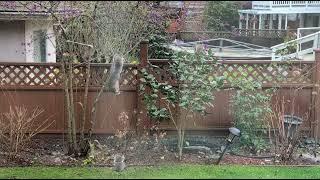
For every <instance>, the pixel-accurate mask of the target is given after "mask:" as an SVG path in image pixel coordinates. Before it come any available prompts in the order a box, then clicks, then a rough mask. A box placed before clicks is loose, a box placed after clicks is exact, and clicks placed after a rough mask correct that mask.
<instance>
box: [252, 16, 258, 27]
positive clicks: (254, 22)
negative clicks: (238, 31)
mask: <svg viewBox="0 0 320 180" xmlns="http://www.w3.org/2000/svg"><path fill="white" fill-rule="evenodd" d="M256 18H257V16H256V15H253V19H254V21H253V27H252V29H256Z"/></svg>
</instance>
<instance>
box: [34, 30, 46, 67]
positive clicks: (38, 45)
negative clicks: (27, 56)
mask: <svg viewBox="0 0 320 180" xmlns="http://www.w3.org/2000/svg"><path fill="white" fill-rule="evenodd" d="M46 54H47V52H46V31H44V30H38V31H34V32H33V58H34V61H35V62H46V61H47V59H46Z"/></svg>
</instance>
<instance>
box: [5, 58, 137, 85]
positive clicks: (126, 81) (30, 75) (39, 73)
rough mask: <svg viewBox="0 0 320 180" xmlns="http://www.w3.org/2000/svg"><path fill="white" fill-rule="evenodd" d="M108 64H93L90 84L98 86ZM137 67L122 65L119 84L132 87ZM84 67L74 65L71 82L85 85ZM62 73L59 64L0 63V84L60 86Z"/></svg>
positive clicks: (134, 82) (107, 69)
mask: <svg viewBox="0 0 320 180" xmlns="http://www.w3.org/2000/svg"><path fill="white" fill-rule="evenodd" d="M109 69H110V64H105V65H93V66H92V67H91V71H90V72H91V73H90V84H89V85H90V86H91V87H98V86H101V85H102V83H103V74H104V73H108V72H109ZM137 72H138V71H137V67H136V66H132V65H124V67H123V71H122V74H121V80H120V86H121V87H125V88H134V87H135V86H136V84H137V79H136V75H137ZM85 78H86V67H85V66H77V65H75V66H74V69H73V83H74V85H75V86H76V87H82V86H84V85H85ZM62 80H63V73H62V71H61V66H60V65H59V64H31V63H30V65H29V64H26V63H24V64H0V85H1V86H2V87H8V86H11V87H12V86H13V87H15V86H33V87H59V88H60V87H62V85H63V84H62V83H63V81H62Z"/></svg>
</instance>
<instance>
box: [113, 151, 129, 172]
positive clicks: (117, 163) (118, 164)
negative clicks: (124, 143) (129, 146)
mask: <svg viewBox="0 0 320 180" xmlns="http://www.w3.org/2000/svg"><path fill="white" fill-rule="evenodd" d="M124 160H125V158H124V155H119V154H116V155H115V156H114V159H113V170H115V171H117V172H120V171H123V170H124V169H125V168H126V163H125V162H124Z"/></svg>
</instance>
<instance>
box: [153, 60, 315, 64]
mask: <svg viewBox="0 0 320 180" xmlns="http://www.w3.org/2000/svg"><path fill="white" fill-rule="evenodd" d="M148 61H149V62H150V63H152V64H156V63H159V64H164V63H168V62H170V61H171V60H169V59H149V60H148ZM217 62H218V63H221V64H314V63H315V61H290V62H286V61H272V60H218V61H217ZM208 63H212V62H210V61H208Z"/></svg>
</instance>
